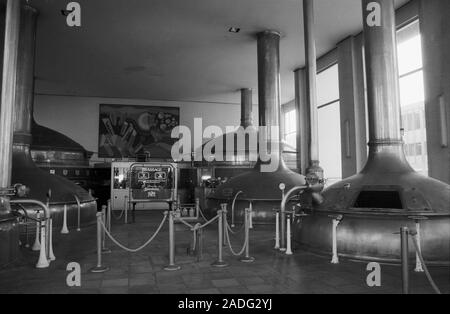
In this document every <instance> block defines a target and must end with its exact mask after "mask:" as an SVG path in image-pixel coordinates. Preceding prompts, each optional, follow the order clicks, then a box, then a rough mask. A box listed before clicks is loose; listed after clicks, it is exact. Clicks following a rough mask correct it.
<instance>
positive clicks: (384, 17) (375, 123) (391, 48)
mask: <svg viewBox="0 0 450 314" xmlns="http://www.w3.org/2000/svg"><path fill="white" fill-rule="evenodd" d="M374 5H375V6H376V9H375V10H378V9H379V10H378V11H379V12H378V11H377V12H375V13H378V15H379V23H378V24H379V25H378V24H377V25H374V24H373V23H377V21H373V20H372V17H373V16H374V15H373V14H374V9H373V8H374ZM362 7H363V22H364V23H363V24H364V47H365V49H364V51H365V60H366V76H367V100H368V111H369V141H370V143H369V145H370V148H371V152H372V153H375V151H377V152H378V151H379V150H384V149H385V148H389V147H392V146H397V150H398V151H402V149H401V146H402V139H401V132H400V94H399V90H400V89H399V81H398V64H397V49H396V27H395V11H394V1H392V0H378V1H373V0H362Z"/></svg>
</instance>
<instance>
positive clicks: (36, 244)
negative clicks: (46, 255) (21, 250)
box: [31, 210, 41, 252]
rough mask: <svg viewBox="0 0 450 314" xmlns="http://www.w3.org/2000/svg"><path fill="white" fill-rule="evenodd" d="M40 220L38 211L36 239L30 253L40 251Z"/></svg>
mask: <svg viewBox="0 0 450 314" xmlns="http://www.w3.org/2000/svg"><path fill="white" fill-rule="evenodd" d="M40 219H41V213H40V211H39V210H37V212H36V237H35V238H34V244H33V246H32V248H31V250H32V251H36V252H37V251H39V250H40V249H41V242H40V240H39V232H40V229H41V223H40Z"/></svg>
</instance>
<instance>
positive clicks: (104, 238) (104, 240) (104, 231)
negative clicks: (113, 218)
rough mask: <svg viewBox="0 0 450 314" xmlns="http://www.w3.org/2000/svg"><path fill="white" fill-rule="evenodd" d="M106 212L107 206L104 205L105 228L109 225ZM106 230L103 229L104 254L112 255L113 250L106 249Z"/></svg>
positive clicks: (103, 219) (103, 218)
mask: <svg viewBox="0 0 450 314" xmlns="http://www.w3.org/2000/svg"><path fill="white" fill-rule="evenodd" d="M106 210H107V206H106V205H103V206H102V221H103V225H104V226H105V228H106V226H107V225H108V224H107V223H106ZM105 228H102V253H103V254H109V253H111V250H110V249H108V248H107V247H106V230H105Z"/></svg>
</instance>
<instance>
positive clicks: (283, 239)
mask: <svg viewBox="0 0 450 314" xmlns="http://www.w3.org/2000/svg"><path fill="white" fill-rule="evenodd" d="M307 188H308V187H307V186H297V187H294V188H292V189H291V190H289V191H288V192H287V193H286V194H285V195H284V197H283V199H282V200H281V208H280V216H281V239H280V242H281V243H280V250H281V251H285V250H286V203H287V201H288V200H289V199H290V197H291V195H292V194H294V193H295V192H298V191H302V190H306V189H307Z"/></svg>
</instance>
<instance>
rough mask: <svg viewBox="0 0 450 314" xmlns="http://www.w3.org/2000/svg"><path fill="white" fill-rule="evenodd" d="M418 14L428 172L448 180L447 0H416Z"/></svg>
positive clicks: (449, 23)
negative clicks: (444, 137) (445, 136)
mask: <svg viewBox="0 0 450 314" xmlns="http://www.w3.org/2000/svg"><path fill="white" fill-rule="evenodd" d="M419 14H420V16H419V18H420V30H421V33H422V51H423V67H424V82H425V116H426V124H427V146H428V167H429V174H430V176H431V177H433V178H435V179H438V180H441V181H443V182H446V183H450V170H449V169H450V143H447V145H444V144H445V143H442V139H443V136H442V135H443V133H446V134H447V142H448V141H449V139H450V63H449V62H448V60H447V59H448V56H449V55H450V37H449V35H448V34H449V32H450V20H449V18H448V16H450V1H446V0H441V1H437V0H433V1H430V0H420V13H419ZM441 102H442V105H441ZM441 108H442V109H441Z"/></svg>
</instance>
